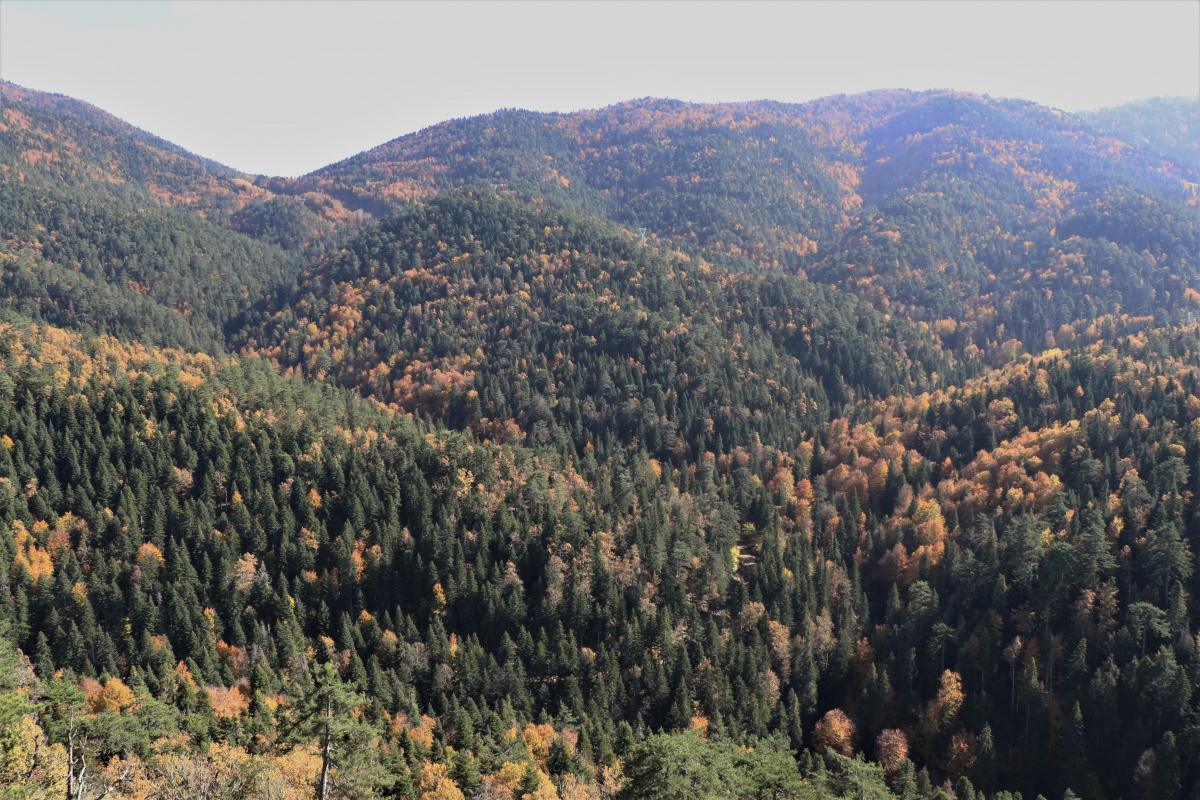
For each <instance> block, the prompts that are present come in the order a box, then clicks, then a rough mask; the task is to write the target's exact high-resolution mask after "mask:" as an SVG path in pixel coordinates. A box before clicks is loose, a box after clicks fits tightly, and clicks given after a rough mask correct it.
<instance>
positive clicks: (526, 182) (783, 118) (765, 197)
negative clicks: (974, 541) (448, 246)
mask: <svg viewBox="0 0 1200 800" xmlns="http://www.w3.org/2000/svg"><path fill="white" fill-rule="evenodd" d="M1198 174H1200V173H1197V172H1196V170H1195V168H1194V167H1190V166H1188V165H1186V164H1183V165H1180V164H1177V163H1174V162H1171V161H1167V160H1165V159H1164V158H1163V157H1162V156H1161V155H1159V154H1157V153H1156V152H1154V151H1153V150H1151V149H1145V148H1141V147H1139V146H1135V145H1130V144H1127V143H1125V142H1123V141H1120V140H1118V139H1115V138H1113V136H1112V135H1111V134H1107V133H1104V132H1103V131H1101V130H1100V129H1098V128H1096V127H1094V126H1093V125H1091V124H1089V123H1087V122H1084V121H1081V120H1080V119H1078V118H1076V117H1073V116H1071V115H1069V114H1064V113H1062V112H1059V111H1056V110H1053V109H1047V108H1044V107H1041V106H1037V105H1036V104H1033V103H1027V102H1023V101H1016V100H999V99H993V98H987V97H979V96H975V95H968V94H963V93H956V92H924V93H910V92H898V91H892V92H875V93H869V94H867V95H859V96H854V97H844V96H841V97H834V98H827V99H825V100H820V101H816V102H813V103H808V104H804V105H786V104H779V103H742V104H726V105H695V104H687V103H680V102H676V101H666V100H642V101H636V102H631V103H624V104H620V105H617V106H611V107H609V108H605V109H600V110H598V111H588V112H578V113H575V114H535V113H532V112H524V111H502V112H497V113H496V114H492V115H487V116H483V117H475V118H471V119H466V120H454V121H450V122H446V123H443V124H442V125H439V126H435V127H433V128H430V129H427V130H425V131H422V132H420V133H417V134H412V135H410V136H405V137H401V138H400V139H397V140H394V141H392V142H389V143H387V144H385V145H382V146H380V147H378V148H375V149H373V150H370V151H367V152H365V153H362V154H360V155H359V156H356V157H354V158H351V159H348V160H346V161H343V162H340V163H338V164H334V165H331V166H329V167H326V168H324V169H322V170H318V171H317V172H315V173H312V174H311V175H308V176H305V177H304V178H301V179H298V180H297V181H294V182H291V183H288V182H279V181H274V182H267V183H266V185H269V186H272V187H273V188H274V189H275V190H277V191H300V190H302V189H304V190H310V189H316V188H319V189H320V190H321V191H326V192H330V193H333V194H336V195H337V196H339V197H342V198H344V199H345V200H346V202H348V203H351V204H353V205H358V206H361V207H364V208H368V209H370V210H371V211H373V212H374V213H381V212H382V211H383V210H385V209H386V208H387V207H389V206H394V205H397V204H403V203H407V202H412V201H415V200H418V199H420V198H422V197H426V196H429V195H431V194H433V193H437V192H440V191H444V190H446V189H448V188H451V187H454V186H461V185H465V184H480V185H488V184H491V185H493V186H496V187H498V188H500V189H502V190H503V189H511V190H516V191H518V192H520V193H524V194H526V195H529V196H537V197H540V198H543V199H545V200H546V201H547V202H551V203H553V204H555V205H559V206H564V207H569V208H574V209H577V210H582V211H584V212H587V213H593V214H599V215H603V216H607V217H608V218H610V219H613V220H615V221H618V222H619V223H621V224H623V225H626V226H628V227H630V228H638V227H646V228H648V229H649V231H650V232H651V233H652V234H653V235H656V236H659V237H661V238H664V239H670V240H674V241H677V242H679V243H681V244H689V243H690V244H698V245H701V246H703V247H706V248H708V249H710V250H717V251H722V252H726V253H730V254H734V255H741V256H745V257H747V258H749V259H751V260H753V261H755V262H756V263H758V264H760V265H763V266H766V267H781V266H782V267H786V268H789V269H792V270H794V271H801V272H804V273H806V274H808V275H810V276H811V277H813V278H816V279H817V280H820V281H822V282H826V283H830V284H833V285H835V286H838V287H839V288H841V289H843V290H846V291H852V292H854V293H857V294H859V295H860V296H861V297H863V298H865V299H867V300H868V301H870V302H872V303H873V304H875V305H876V307H878V308H880V309H882V310H887V309H889V308H892V307H893V306H896V310H897V311H898V312H899V313H901V314H902V315H905V316H908V317H912V318H916V319H921V320H924V321H927V322H929V323H931V324H932V323H935V322H938V321H939V320H947V322H946V323H944V325H943V327H946V328H948V327H953V328H954V329H955V330H956V331H957V330H958V329H959V327H960V326H965V327H964V329H963V333H961V334H959V336H958V338H957V339H956V340H955V341H956V342H963V341H970V342H971V343H974V344H976V345H977V346H979V347H984V348H986V347H987V345H988V341H989V340H994V341H997V342H1002V341H1004V340H1005V339H1006V338H1007V336H1005V335H1004V334H1006V333H1007V334H1009V335H1011V334H1012V333H1016V335H1017V338H1019V339H1021V340H1022V341H1024V342H1026V343H1027V344H1029V345H1030V346H1034V347H1036V346H1040V345H1041V340H1042V338H1043V337H1044V335H1045V334H1046V332H1047V331H1050V332H1053V331H1055V330H1057V329H1058V327H1059V326H1060V325H1063V324H1069V323H1072V322H1075V321H1078V320H1081V319H1087V318H1091V319H1094V318H1096V317H1097V316H1099V315H1101V314H1104V313H1108V312H1110V311H1114V310H1118V309H1124V310H1125V311H1128V312H1130V313H1134V314H1138V315H1142V314H1148V313H1153V312H1154V311H1156V310H1166V311H1171V310H1173V309H1179V308H1182V307H1183V306H1184V305H1186V303H1185V301H1184V299H1183V298H1184V295H1185V293H1186V291H1187V290H1188V289H1189V288H1190V289H1195V288H1196V282H1197V279H1198V276H1197V273H1196V259H1195V258H1194V254H1195V253H1196V252H1197V241H1198V240H1197V224H1196V212H1195V203H1196V188H1197V182H1198V181H1200V177H1198ZM1114 217H1119V218H1120V220H1122V221H1121V222H1116V221H1114ZM1134 218H1137V219H1136V222H1135V221H1133V220H1134ZM1133 231H1137V233H1133ZM1027 243H1028V244H1027ZM1110 243H1111V244H1116V245H1117V251H1116V252H1112V251H1110V249H1109V244H1110ZM1144 252H1148V253H1149V254H1150V257H1151V258H1152V259H1153V261H1154V263H1153V265H1151V264H1150V263H1149V262H1139V259H1143V256H1142V254H1143V253H1144ZM1101 273H1107V275H1102V274H1101ZM1099 284H1104V285H1105V286H1106V287H1107V288H1106V290H1105V291H1103V292H1093V291H1091V288H1092V287H1094V286H1096V285H1099ZM1118 295H1119V296H1120V298H1121V299H1120V300H1119V301H1117V300H1115V298H1116V297H1117V296H1118ZM1114 303H1115V304H1114ZM1001 325H1003V326H1004V327H1003V328H1001V327H1000V326H1001Z"/></svg>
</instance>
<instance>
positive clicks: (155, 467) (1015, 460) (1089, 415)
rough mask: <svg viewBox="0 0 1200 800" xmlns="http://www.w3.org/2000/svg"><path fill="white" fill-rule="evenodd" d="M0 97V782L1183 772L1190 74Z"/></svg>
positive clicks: (1197, 561)
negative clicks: (1103, 83) (282, 156)
mask: <svg viewBox="0 0 1200 800" xmlns="http://www.w3.org/2000/svg"><path fill="white" fill-rule="evenodd" d="M0 97H2V101H3V102H2V118H0V233H2V237H0V798H2V799H3V800H17V799H18V798H20V799H21V800H26V799H27V798H28V799H29V800H32V799H33V798H38V799H39V800H40V799H41V798H62V797H67V798H69V800H84V799H85V798H88V799H90V800H100V798H114V799H115V798H123V799H124V800H134V798H139V799H140V800H150V799H151V798H153V799H155V800H173V799H174V798H180V799H181V800H182V798H211V800H218V798H220V799H222V800H223V799H225V798H228V800H235V799H238V800H240V799H241V798H271V799H273V800H284V799H285V798H286V799H290V798H297V799H299V798H317V799H318V800H332V798H405V799H406V800H609V799H610V798H611V799H615V800H643V799H644V800H674V799H675V798H678V799H679V800H683V799H684V798H687V799H688V800H691V799H692V798H697V799H698V800H703V799H704V798H739V799H741V798H745V800H766V799H767V798H771V799H772V800H783V798H804V799H805V800H817V799H818V798H847V800H848V799H849V798H877V799H878V800H885V799H886V798H896V799H897V800H1022V799H1023V800H1035V798H1045V799H1046V800H1059V798H1062V799H1063V800H1068V799H1070V800H1118V798H1138V799H1139V800H1173V799H1174V798H1200V324H1198V323H1197V320H1196V316H1197V313H1198V312H1200V215H1198V205H1197V203H1198V201H1197V188H1198V183H1200V172H1198V171H1197V170H1198V167H1197V162H1196V159H1195V158H1194V157H1192V158H1188V157H1187V155H1188V153H1189V152H1190V151H1188V149H1187V143H1188V142H1189V141H1190V138H1189V137H1191V138H1194V132H1195V127H1194V126H1195V124H1196V122H1195V119H1194V112H1193V111H1191V110H1190V109H1191V106H1189V105H1187V103H1185V102H1182V101H1179V102H1176V101H1165V100H1159V101H1148V102H1147V103H1144V104H1134V105H1131V106H1130V107H1125V108H1122V109H1115V110H1108V111H1105V112H1097V113H1095V114H1092V115H1079V116H1076V115H1070V114H1066V113H1063V112H1060V111H1057V110H1054V109H1048V108H1044V107H1041V106H1037V105H1035V104H1032V103H1027V102H1024V101H1019V100H1001V99H995V98H990V97H986V96H985V97H980V96H975V95H969V94H963V93H954V92H927V93H910V92H899V91H887V92H874V93H868V94H865V95H857V96H850V97H847V96H839V97H832V98H825V99H823V100H819V101H815V102H813V103H808V104H804V105H786V104H779V103H748V104H730V105H694V104H686V103H679V102H675V101H667V100H650V99H648V100H639V101H632V102H629V103H625V104H621V105H618V106H613V107H609V108H606V109H599V110H596V111H587V112H579V113H575V114H561V115H560V114H535V113H531V112H525V111H516V110H506V111H501V112H497V113H495V114H491V115H487V116H483V117H477V118H472V119H465V120H452V121H448V122H446V123H443V124H441V125H439V126H435V127H434V128H430V129H428V130H425V131H422V132H419V133H416V134H412V135H410V136H406V137H402V138H401V139H397V140H395V141H393V142H389V143H387V144H385V145H382V146H381V147H379V148H376V149H374V150H370V151H367V152H365V153H363V154H360V155H359V156H356V157H355V158H352V159H348V160H347V161H344V162H340V163H338V164H334V165H330V166H328V167H325V168H323V169H321V170H318V171H317V172H314V173H312V174H310V175H307V176H303V177H301V178H295V179H285V178H275V177H269V176H254V175H245V174H242V173H240V172H238V171H236V170H233V169H229V168H226V167H224V166H222V165H220V164H216V163H214V162H211V161H208V160H206V159H203V158H201V157H198V156H195V155H193V154H191V153H189V152H187V151H185V150H183V149H181V148H178V147H176V146H175V145H172V144H170V143H169V142H165V141H163V140H161V139H158V138H156V137H154V136H152V135H150V134H148V133H146V132H144V131H140V130H138V129H136V128H133V127H131V126H129V125H127V124H125V123H123V122H121V121H119V120H117V119H115V118H113V117H111V116H109V115H107V114H105V113H104V112H103V111H101V110H99V109H96V108H94V107H92V106H89V105H87V104H85V103H82V102H79V101H76V100H72V99H69V98H65V97H61V96H56V95H48V94H43V93H40V92H36V91H32V90H29V89H24V88H21V87H17V86H14V85H12V84H8V83H2V84H0ZM1164 109H1174V112H1173V113H1166V111H1165V110H1164ZM1189 114H1190V115H1191V116H1189ZM1189 126H1191V127H1189Z"/></svg>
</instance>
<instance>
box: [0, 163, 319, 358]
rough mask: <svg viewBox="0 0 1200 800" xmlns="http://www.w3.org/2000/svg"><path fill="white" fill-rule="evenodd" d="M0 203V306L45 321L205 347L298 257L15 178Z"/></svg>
mask: <svg viewBox="0 0 1200 800" xmlns="http://www.w3.org/2000/svg"><path fill="white" fill-rule="evenodd" d="M3 188H4V192H3V196H2V198H0V217H2V218H3V223H0V232H2V233H3V237H4V238H3V242H2V243H0V289H3V294H2V296H0V307H5V308H8V309H12V310H16V311H19V312H20V313H21V314H23V315H26V316H29V317H31V318H33V319H38V320H45V321H47V322H49V323H51V324H54V325H59V326H65V327H69V328H78V329H80V330H89V331H93V332H96V333H107V334H113V335H119V336H121V337H122V338H126V339H140V340H143V341H145V342H146V343H148V344H167V345H176V346H186V347H192V348H198V349H204V350H208V351H216V350H221V349H224V347H225V331H224V328H225V326H226V325H228V324H230V323H231V322H232V321H234V320H235V319H236V318H237V316H238V315H239V314H240V313H242V312H243V311H245V310H246V309H248V308H249V307H250V304H251V303H252V302H253V301H255V300H257V299H259V298H260V297H261V296H262V295H263V294H265V293H267V292H269V291H270V290H272V289H274V288H277V287H279V286H281V285H283V284H285V283H289V282H290V281H291V280H292V279H293V277H294V276H295V275H296V274H297V273H298V272H299V271H300V270H301V268H302V265H303V262H302V261H301V260H300V258H299V257H297V256H294V255H291V254H289V253H286V252H284V251H283V250H281V249H279V248H278V247H273V246H271V245H268V244H264V243H263V242H260V241H255V240H254V239H250V238H248V237H246V236H243V235H241V234H238V233H235V232H233V231H230V230H226V229H224V228H220V227H218V226H216V225H213V224H212V223H210V222H208V221H207V220H205V219H204V218H202V217H200V216H198V215H197V214H195V213H193V212H189V211H186V210H183V209H181V208H178V207H160V206H156V205H154V204H153V203H150V202H146V201H145V199H144V198H138V197H137V195H134V196H132V197H130V196H124V195H122V194H108V193H102V192H93V191H89V190H87V189H86V188H83V187H79V186H69V185H62V184H55V183H53V182H51V181H49V180H37V179H35V178H33V177H25V178H24V179H22V180H15V181H7V182H6V183H4V184H3Z"/></svg>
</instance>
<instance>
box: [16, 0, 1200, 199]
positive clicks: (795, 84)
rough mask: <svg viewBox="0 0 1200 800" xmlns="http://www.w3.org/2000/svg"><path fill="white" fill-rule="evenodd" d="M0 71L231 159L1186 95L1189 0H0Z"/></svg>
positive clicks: (1191, 76) (255, 167) (1199, 40)
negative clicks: (791, 116) (455, 128)
mask: <svg viewBox="0 0 1200 800" xmlns="http://www.w3.org/2000/svg"><path fill="white" fill-rule="evenodd" d="M0 77H3V78H4V79H6V80H9V81H12V82H14V83H17V84H20V85H23V86H28V87H30V88H33V89H41V90H44V91H52V92H60V93H63V94H68V95H71V96H73V97H77V98H80V99H82V100H87V101H88V102H90V103H93V104H95V105H97V106H99V107H101V108H103V109H105V110H106V111H109V112H112V113H113V114H115V115H117V116H118V117H121V118H122V119H125V120H126V121H128V122H131V123H133V124H134V125H137V126H138V127H141V128H144V129H146V130H148V131H150V132H151V133H155V134H157V135H159V136H162V137H164V138H166V139H169V140H170V141H173V142H175V143H177V144H179V145H182V146H184V147H186V148H188V149H189V150H192V151H193V152H196V153H198V154H200V155H203V156H207V157H209V158H213V159H216V160H217V161H220V162H223V163H225V164H228V165H230V166H233V167H237V168H238V169H242V170H246V171H248V172H256V173H267V174H275V175H298V174H301V173H305V172H308V171H311V170H313V169H317V168H318V167H321V166H323V165H325V164H327V163H330V162H332V161H336V160H338V159H341V158H346V157H348V156H351V155H354V154H355V153H357V152H359V151H361V150H364V149H367V148H370V147H373V146H375V145H377V144H380V143H382V142H384V141H387V140H389V139H392V138H395V137H396V136H399V135H401V134H404V133H408V132H411V131H414V130H418V129H420V128H423V127H425V126H428V125H431V124H434V123H436V122H440V121H442V120H444V119H449V118H453V117H463V116H470V115H474V114H481V113H486V112H489V111H494V110H496V109H498V108H506V107H520V108H529V109H534V110H539V111H572V110H575V109H580V108H594V107H598V106H603V105H608V104H610V103H615V102H619V101H621V100H628V99H631V98H637V97H646V96H658V97H674V98H678V99H682V100H692V101H702V102H712V101H731V100H757V99H763V98H768V99H773V100H783V101H789V102H803V101H806V100H811V99H813V98H816V97H822V96H825V95H830V94H839V93H843V92H845V93H854V92H861V91H866V90H869V89H878V88H886V87H898V88H905V89H928V88H954V89H962V90H966V91H974V92H979V93H984V92H986V93H990V94H992V95H995V96H1007V97H1023V98H1027V99H1030V100H1035V101H1037V102H1040V103H1044V104H1046V105H1051V106H1055V107H1057V108H1062V109H1066V110H1072V111H1073V110H1080V109H1091V108H1098V107H1102V106H1109V105H1115V104H1118V103H1123V102H1127V101H1129V100H1137V99H1142V98H1145V97H1152V96H1159V95H1192V96H1195V95H1198V94H1200V2H1197V1H1196V0H1158V1H1157V2H1150V1H1148V0H1140V1H1138V2H1106V1H1099V2H1097V1H1092V2H1082V1H1080V0H1076V1H1075V2H1068V1H1063V0H1060V1H1059V2H1034V1H1029V0H1026V1H1020V0H1001V1H1000V2H991V1H990V0H976V1H975V2H950V1H949V0H936V1H935V2H894V1H893V2H873V1H871V0H857V1H856V2H790V3H789V2H765V3H749V2H741V3H726V2H658V3H634V2H450V3H423V2H385V1H384V0H375V1H374V2H321V1H319V0H307V1H306V2H286V1H284V0H273V1H272V2H227V1H224V0H204V1H203V2H179V1H178V0H176V2H149V1H148V0H140V1H137V2H129V0H125V1H124V2H119V1H118V2H101V1H100V0H86V1H84V2H79V1H78V0H59V1H58V2H47V1H46V0H41V1H40V2H30V1H29V0H0Z"/></svg>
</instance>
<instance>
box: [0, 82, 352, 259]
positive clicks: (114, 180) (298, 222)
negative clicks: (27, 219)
mask: <svg viewBox="0 0 1200 800" xmlns="http://www.w3.org/2000/svg"><path fill="white" fill-rule="evenodd" d="M0 100H2V102H3V108H4V111H3V121H2V122H0V124H2V125H3V129H2V132H3V133H4V138H3V150H2V151H0V153H2V157H3V163H4V164H6V165H7V166H8V167H9V170H7V171H6V181H7V180H10V179H11V178H12V171H13V170H15V171H16V173H18V174H20V175H21V176H36V177H37V178H39V179H41V180H42V181H44V182H47V183H49V184H51V185H55V186H73V187H86V188H87V189H88V190H89V191H99V192H101V193H116V194H120V195H122V196H126V197H130V198H136V199H137V201H139V202H141V203H143V204H146V203H149V204H153V205H156V206H162V207H174V208H182V209H187V210H189V211H195V212H199V214H200V216H202V217H204V218H205V219H207V220H209V221H212V222H215V223H217V224H219V225H221V226H224V227H228V228H232V229H234V230H237V231H239V232H242V233H245V234H248V235H250V236H253V237H256V238H261V239H265V240H267V241H270V242H272V243H275V244H281V245H284V246H285V247H287V248H288V249H302V248H303V247H306V246H309V245H313V244H319V243H322V242H324V241H326V240H328V238H329V237H330V236H331V235H332V233H333V230H334V227H335V225H336V224H343V223H347V222H351V223H352V222H353V221H354V219H355V215H354V214H352V213H350V212H348V211H347V210H346V209H345V208H344V207H343V206H342V205H341V204H340V203H337V202H336V201H334V200H333V199H332V198H330V197H328V196H324V195H320V194H317V193H308V194H303V195H300V196H298V197H294V198H291V197H289V198H280V197H276V196H274V195H273V194H272V193H270V192H267V191H264V190H262V189H260V188H258V187H257V186H255V185H254V183H253V177H254V176H251V175H246V174H244V173H241V172H238V171H237V170H234V169H231V168H229V167H226V166H223V165H221V164H218V163H217V162H215V161H212V160H210V159H207V158H202V157H200V156H197V155H194V154H192V153H190V152H188V151H187V150H184V149H183V148H181V147H178V146H177V145H174V144H172V143H170V142H167V141H164V140H163V139H160V138H158V137H157V136H153V135H152V134H149V133H147V132H145V131H143V130H140V129H138V128H135V127H133V126H132V125H129V124H128V123H125V122H123V121H121V120H119V119H117V118H116V117H113V116H112V115H110V114H108V113H106V112H104V111H102V110H100V109H98V108H96V107H95V106H92V105H89V104H87V103H84V102H81V101H79V100H74V99H72V98H69V97H64V96H62V95H55V94H48V93H45V92H38V91H34V90H31V89H26V88H23V87H20V86H17V85H15V84H12V83H8V82H6V81H0Z"/></svg>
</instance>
